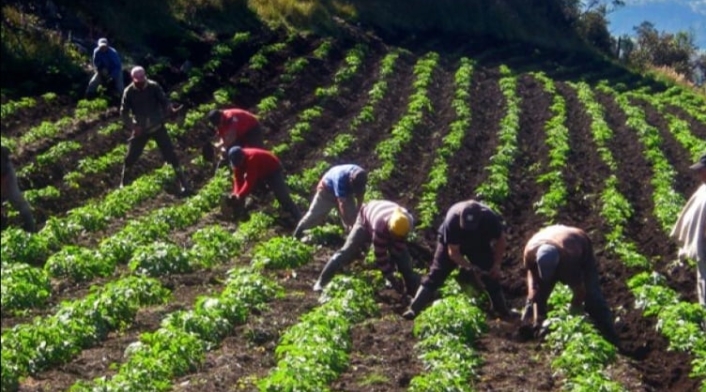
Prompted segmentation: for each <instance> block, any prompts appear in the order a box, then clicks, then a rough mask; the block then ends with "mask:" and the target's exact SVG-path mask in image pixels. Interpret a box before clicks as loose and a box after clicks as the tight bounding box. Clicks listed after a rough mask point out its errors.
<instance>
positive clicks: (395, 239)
mask: <svg viewBox="0 0 706 392" xmlns="http://www.w3.org/2000/svg"><path fill="white" fill-rule="evenodd" d="M413 226H414V221H413V218H412V215H411V214H410V213H409V212H408V211H407V210H406V209H404V208H402V207H401V206H400V205H398V204H397V203H394V202H391V201H387V200H373V201H370V202H368V203H366V204H363V205H362V206H361V208H360V211H359V212H358V218H357V219H356V221H355V223H354V224H353V228H352V229H351V231H350V233H349V234H348V238H347V239H346V243H345V244H344V245H343V247H342V248H341V249H340V250H339V251H338V252H336V253H335V254H334V255H333V257H331V259H330V260H329V261H328V263H326V265H325V266H324V269H323V270H322V271H321V275H319V279H318V280H317V281H316V284H314V291H321V290H323V288H324V287H325V286H326V285H327V284H328V283H329V282H330V281H331V279H333V277H334V275H335V274H336V272H338V270H339V269H341V267H343V266H344V265H347V264H349V263H350V262H352V261H353V259H354V258H355V257H356V256H357V255H358V254H360V251H361V250H362V248H363V246H364V245H365V244H366V243H367V242H368V241H372V246H373V250H374V253H375V264H376V265H377V267H378V268H379V269H380V271H382V273H383V276H384V277H385V279H387V281H388V282H390V283H391V284H392V286H393V287H394V288H395V290H397V291H398V292H400V293H402V292H404V289H405V288H406V290H407V294H411V293H413V292H414V291H415V290H416V289H417V285H418V284H419V276H418V275H417V274H416V273H415V272H414V271H413V270H412V265H411V258H410V256H409V251H408V250H407V235H408V234H409V233H410V232H411V231H412V229H413ZM395 267H396V268H395ZM395 269H397V270H398V271H399V272H400V274H401V275H402V277H403V279H404V287H403V285H402V282H400V281H399V279H397V277H395V276H394V272H395Z"/></svg>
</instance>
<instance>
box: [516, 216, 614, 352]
mask: <svg viewBox="0 0 706 392" xmlns="http://www.w3.org/2000/svg"><path fill="white" fill-rule="evenodd" d="M523 259H524V267H525V269H526V270H527V292H528V294H527V304H526V306H525V311H524V313H523V315H522V321H523V322H525V323H526V322H527V321H528V320H527V319H528V316H529V314H530V313H532V314H533V322H532V326H533V327H534V330H535V331H538V330H539V329H540V328H541V326H542V321H543V320H544V318H545V317H546V315H547V299H548V298H549V295H550V294H551V292H552V290H554V285H556V283H557V282H562V283H564V284H566V285H568V286H569V288H570V289H571V291H572V292H573V298H572V300H571V311H572V313H583V305H584V304H585V310H586V312H587V313H588V315H589V316H590V317H591V318H592V319H593V322H594V323H595V325H596V327H597V328H598V330H599V331H600V332H601V333H602V334H603V336H604V337H605V338H606V339H607V340H608V341H609V342H611V343H612V344H613V345H616V346H617V345H618V344H619V342H620V339H619V338H618V335H617V334H616V332H615V328H614V326H613V315H612V313H611V311H610V308H609V307H608V304H607V303H606V300H605V299H604V298H603V294H602V293H601V288H600V284H599V282H598V267H597V263H596V258H595V256H594V254H593V245H592V244H591V239H590V238H588V236H587V235H586V233H585V232H584V231H583V230H581V229H579V228H576V227H570V226H564V225H553V226H548V227H545V228H544V229H542V230H540V231H539V232H537V233H536V234H535V235H534V236H532V238H530V240H529V242H527V245H526V246H525V250H524V257H523Z"/></svg>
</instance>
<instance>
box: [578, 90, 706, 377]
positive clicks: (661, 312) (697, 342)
mask: <svg viewBox="0 0 706 392" xmlns="http://www.w3.org/2000/svg"><path fill="white" fill-rule="evenodd" d="M572 86H573V87H574V88H575V89H576V90H577V93H578V97H579V100H580V101H581V102H582V103H583V104H584V106H585V107H586V110H587V112H588V114H589V115H590V116H591V120H592V124H591V131H592V133H593V139H594V141H595V142H596V144H597V145H598V149H599V151H600V152H601V153H600V156H601V159H602V160H603V161H604V162H605V163H606V165H607V166H608V167H609V168H610V169H611V172H612V173H611V175H610V177H609V178H608V179H607V180H606V187H605V190H604V191H603V193H602V195H601V202H602V207H601V216H602V217H603V219H604V221H605V222H606V223H607V225H608V227H609V229H610V232H609V233H608V234H607V235H606V238H607V239H608V246H607V247H606V249H608V250H609V251H611V252H612V253H614V254H615V255H617V256H618V257H619V258H620V260H621V261H622V262H623V263H625V264H626V265H627V266H629V267H633V268H637V269H638V270H643V272H640V273H638V274H637V275H635V276H633V277H632V278H630V279H629V280H628V288H629V289H630V291H631V292H632V293H633V295H634V296H635V300H636V302H635V303H636V306H637V307H638V308H642V309H644V312H643V314H644V315H645V316H655V317H657V320H658V321H657V324H656V325H657V328H658V329H659V330H661V331H662V332H663V334H664V335H665V336H666V337H667V338H668V339H669V340H670V345H671V347H672V348H673V349H678V350H683V351H690V352H692V353H693V354H694V356H695V358H694V359H693V361H692V366H693V368H692V372H691V376H692V377H706V350H705V348H706V346H705V341H706V339H705V338H704V335H703V334H702V333H700V332H699V331H698V330H699V328H700V326H699V322H700V320H701V321H702V320H704V319H705V318H706V314H705V312H704V310H703V308H701V307H700V305H698V304H691V303H687V302H683V301H681V300H680V299H679V296H678V295H677V293H676V292H674V291H673V290H671V289H670V288H669V287H668V286H667V284H666V281H665V279H664V277H662V276H661V275H660V274H659V273H657V272H651V273H650V272H647V271H649V270H650V269H652V266H651V263H650V261H649V259H648V258H647V257H646V256H645V255H642V254H640V253H639V252H638V250H637V246H636V245H635V244H634V243H633V242H632V241H630V240H629V239H628V238H626V236H625V227H626V226H627V225H628V220H629V219H630V217H631V215H632V213H633V210H632V206H631V205H630V202H629V201H628V200H627V199H626V198H625V197H624V196H623V195H622V194H621V193H620V192H619V191H618V189H617V178H616V175H615V173H616V172H617V169H618V166H617V163H616V161H615V159H614V157H613V155H612V154H611V152H610V150H609V149H608V145H609V143H610V142H611V139H612V136H613V133H612V131H611V130H610V128H609V127H608V126H607V124H606V123H605V120H604V118H603V117H604V114H603V108H602V106H601V105H600V104H599V103H598V102H596V100H595V98H594V96H593V92H592V91H591V89H590V87H589V86H588V85H587V84H585V83H578V84H575V85H572ZM621 244H622V245H621ZM671 342H674V343H671ZM703 387H706V383H705V384H703Z"/></svg>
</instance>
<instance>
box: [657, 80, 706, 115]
mask: <svg viewBox="0 0 706 392" xmlns="http://www.w3.org/2000/svg"><path fill="white" fill-rule="evenodd" d="M659 98H660V101H662V102H667V103H668V104H670V105H672V106H674V107H677V108H679V109H682V110H684V111H685V112H687V113H688V114H689V115H690V116H691V117H693V118H695V119H696V120H697V121H699V122H700V123H702V124H706V112H704V106H706V99H704V97H703V96H700V95H697V94H693V93H691V92H690V91H688V90H686V89H684V88H681V87H679V86H673V87H670V88H668V89H667V90H665V91H664V92H662V93H660V94H659Z"/></svg>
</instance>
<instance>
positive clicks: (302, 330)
mask: <svg viewBox="0 0 706 392" xmlns="http://www.w3.org/2000/svg"><path fill="white" fill-rule="evenodd" d="M319 301H320V302H321V303H322V305H321V306H319V307H317V308H315V309H314V310H312V311H311V312H309V313H307V314H305V315H304V316H302V317H301V318H300V320H299V323H297V324H295V325H294V326H292V327H290V328H289V329H288V330H287V331H286V332H285V333H284V334H283V335H282V337H281V339H280V343H279V345H278V346H277V349H276V351H275V352H276V355H277V366H276V367H275V368H274V369H272V370H271V371H270V374H269V375H268V376H267V377H265V378H263V379H261V380H260V381H259V382H258V387H259V389H260V391H268V392H275V391H327V390H328V385H327V384H328V383H330V382H331V381H333V380H334V379H336V377H337V376H338V374H339V373H341V372H342V371H343V370H345V369H346V367H347V366H348V352H349V351H350V348H351V336H350V332H351V327H352V326H353V324H355V323H357V322H360V321H362V320H364V319H365V318H367V317H369V316H371V315H373V314H375V313H377V311H378V309H377V305H376V304H375V298H374V296H373V290H372V288H371V287H370V285H368V284H366V283H365V282H364V281H362V280H360V279H357V278H353V277H348V276H337V277H336V278H334V279H333V281H332V282H331V283H329V284H328V285H327V286H326V288H325V289H324V292H323V293H322V295H321V297H320V299H319Z"/></svg>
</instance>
